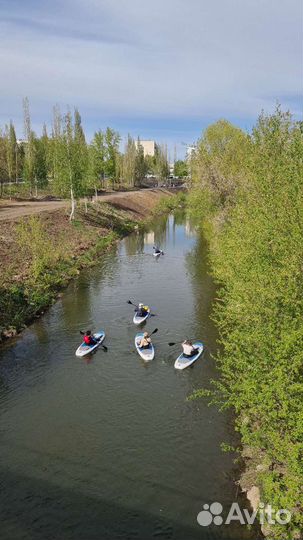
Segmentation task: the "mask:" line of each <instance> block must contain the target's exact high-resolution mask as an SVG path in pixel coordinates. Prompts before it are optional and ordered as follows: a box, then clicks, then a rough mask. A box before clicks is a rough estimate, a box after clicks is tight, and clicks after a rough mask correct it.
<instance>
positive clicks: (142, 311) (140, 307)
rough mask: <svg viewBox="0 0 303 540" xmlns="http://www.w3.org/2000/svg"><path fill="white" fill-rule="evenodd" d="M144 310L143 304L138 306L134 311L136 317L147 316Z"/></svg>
mask: <svg viewBox="0 0 303 540" xmlns="http://www.w3.org/2000/svg"><path fill="white" fill-rule="evenodd" d="M146 308H147V306H144V305H143V304H139V307H138V309H136V310H135V311H136V312H137V315H138V317H145V315H147V313H148V311H147V309H146Z"/></svg>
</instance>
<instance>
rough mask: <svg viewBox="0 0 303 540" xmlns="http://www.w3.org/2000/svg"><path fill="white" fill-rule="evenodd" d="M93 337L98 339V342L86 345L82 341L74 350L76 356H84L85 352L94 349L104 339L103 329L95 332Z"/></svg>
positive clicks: (90, 351) (87, 352)
mask: <svg viewBox="0 0 303 540" xmlns="http://www.w3.org/2000/svg"><path fill="white" fill-rule="evenodd" d="M93 337H94V338H96V339H99V341H98V343H96V345H86V343H85V342H84V341H83V342H82V343H81V345H80V346H79V347H78V349H77V350H76V356H85V355H86V354H89V353H92V352H93V351H95V350H96V349H97V348H98V347H99V346H100V345H101V343H102V341H104V339H105V332H103V330H100V332H96V333H95V334H93Z"/></svg>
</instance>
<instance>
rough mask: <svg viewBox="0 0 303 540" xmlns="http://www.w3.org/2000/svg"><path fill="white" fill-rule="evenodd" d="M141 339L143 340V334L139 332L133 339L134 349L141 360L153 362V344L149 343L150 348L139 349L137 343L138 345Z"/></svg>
mask: <svg viewBox="0 0 303 540" xmlns="http://www.w3.org/2000/svg"><path fill="white" fill-rule="evenodd" d="M142 338H143V332H139V333H138V334H136V337H135V345H136V349H137V351H138V354H139V355H140V356H141V358H143V360H145V361H147V362H149V361H150V360H153V359H154V357H155V348H154V346H153V344H152V343H151V345H150V347H149V348H148V349H140V347H139V343H140V341H141V339H142Z"/></svg>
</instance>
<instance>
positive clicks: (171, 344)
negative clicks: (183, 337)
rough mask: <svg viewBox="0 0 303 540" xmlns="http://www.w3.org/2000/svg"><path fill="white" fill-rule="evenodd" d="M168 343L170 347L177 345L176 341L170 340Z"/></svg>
mask: <svg viewBox="0 0 303 540" xmlns="http://www.w3.org/2000/svg"><path fill="white" fill-rule="evenodd" d="M168 345H169V346H170V347H172V346H173V345H177V343H174V342H170V343H169V344H168Z"/></svg>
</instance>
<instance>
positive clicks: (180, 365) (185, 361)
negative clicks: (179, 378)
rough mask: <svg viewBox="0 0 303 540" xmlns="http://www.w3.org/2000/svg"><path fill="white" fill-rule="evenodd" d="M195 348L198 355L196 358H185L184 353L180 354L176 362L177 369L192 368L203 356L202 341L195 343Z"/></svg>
mask: <svg viewBox="0 0 303 540" xmlns="http://www.w3.org/2000/svg"><path fill="white" fill-rule="evenodd" d="M193 346H194V347H195V349H197V354H195V355H194V356H190V357H189V358H188V357H186V356H184V354H183V353H182V354H180V356H178V358H177V360H176V361H175V368H176V369H185V368H187V367H189V366H191V365H192V364H193V363H194V362H196V360H198V358H199V357H200V356H201V354H202V353H203V350H204V345H203V343H202V341H195V342H194V343H193Z"/></svg>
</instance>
